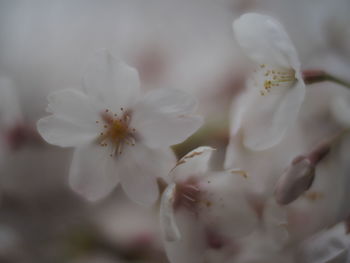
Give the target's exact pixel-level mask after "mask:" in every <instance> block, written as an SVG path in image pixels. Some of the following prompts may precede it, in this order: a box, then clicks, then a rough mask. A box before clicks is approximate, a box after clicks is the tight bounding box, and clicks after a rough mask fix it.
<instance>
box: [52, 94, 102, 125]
mask: <svg viewBox="0 0 350 263" xmlns="http://www.w3.org/2000/svg"><path fill="white" fill-rule="evenodd" d="M48 101H49V104H48V106H47V111H48V112H51V113H53V114H54V115H55V116H57V117H59V118H62V119H63V120H67V121H69V122H73V123H77V124H78V125H81V126H84V127H89V126H93V127H96V123H95V122H96V121H97V120H100V119H101V117H100V116H99V113H98V111H97V109H96V108H94V105H93V104H92V101H91V100H90V98H89V97H88V96H87V95H86V94H84V93H82V92H81V91H78V90H73V89H64V90H59V91H56V92H53V93H51V94H50V95H49V96H48Z"/></svg>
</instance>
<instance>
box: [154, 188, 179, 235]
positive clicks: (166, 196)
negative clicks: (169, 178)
mask: <svg viewBox="0 0 350 263" xmlns="http://www.w3.org/2000/svg"><path fill="white" fill-rule="evenodd" d="M175 192H176V184H174V183H173V184H170V185H169V186H168V187H167V188H166V189H165V191H164V193H163V196H162V200H161V203H160V211H159V212H160V226H161V229H162V232H163V236H164V238H165V240H166V241H176V240H179V239H180V238H181V234H180V231H179V228H178V226H177V224H176V221H175V217H174V200H175Z"/></svg>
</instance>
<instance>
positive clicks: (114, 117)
mask: <svg viewBox="0 0 350 263" xmlns="http://www.w3.org/2000/svg"><path fill="white" fill-rule="evenodd" d="M120 110H121V114H120V116H119V115H118V114H115V113H112V112H111V111H110V110H108V109H106V110H105V111H104V112H103V113H102V114H101V118H102V120H103V131H102V132H101V133H100V137H99V138H98V142H99V144H100V145H101V146H103V147H107V146H110V148H111V149H112V152H111V154H110V156H112V157H113V156H115V155H118V154H121V153H122V151H123V147H124V145H125V144H126V145H131V146H134V145H135V142H136V140H135V131H136V130H135V129H133V128H130V120H131V113H130V112H129V111H124V109H123V108H121V109H120ZM96 123H97V124H98V123H100V122H99V121H96Z"/></svg>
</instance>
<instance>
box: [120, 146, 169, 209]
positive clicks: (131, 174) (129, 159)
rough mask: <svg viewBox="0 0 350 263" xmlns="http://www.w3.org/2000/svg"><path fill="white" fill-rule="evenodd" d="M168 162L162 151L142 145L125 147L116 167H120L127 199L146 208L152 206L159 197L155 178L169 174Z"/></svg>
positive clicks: (167, 156) (166, 155)
mask: <svg viewBox="0 0 350 263" xmlns="http://www.w3.org/2000/svg"><path fill="white" fill-rule="evenodd" d="M164 153H165V154H164ZM169 161H170V160H169V155H168V152H164V150H154V149H150V148H148V147H146V146H144V145H142V144H136V145H135V146H130V147H127V146H126V149H125V152H123V153H122V154H121V155H120V162H118V165H120V166H121V169H120V170H119V171H120V180H121V185H122V187H123V189H124V191H125V193H126V194H127V195H128V197H129V198H130V199H131V200H133V201H134V202H136V203H138V204H140V205H143V206H146V207H147V206H151V205H153V204H154V203H155V201H157V199H158V196H159V189H158V184H157V178H158V177H164V175H167V174H168V173H169V170H170V169H171V168H170V165H171V162H169ZM162 162H165V165H164V163H162Z"/></svg>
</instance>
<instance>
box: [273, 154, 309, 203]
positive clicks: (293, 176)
mask: <svg viewBox="0 0 350 263" xmlns="http://www.w3.org/2000/svg"><path fill="white" fill-rule="evenodd" d="M314 176H315V166H314V165H313V164H312V163H311V162H310V160H309V159H308V158H306V157H304V156H298V157H296V158H295V159H294V160H293V162H292V163H291V165H290V166H289V167H288V168H287V169H286V171H285V172H284V173H283V175H282V176H281V177H280V178H279V180H278V181H277V184H276V188H275V198H276V201H277V203H279V204H281V205H286V204H289V203H291V202H293V201H294V200H295V199H297V198H298V197H299V196H300V195H301V194H302V193H304V192H305V191H306V190H308V189H309V188H310V186H311V184H312V181H313V179H314Z"/></svg>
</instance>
